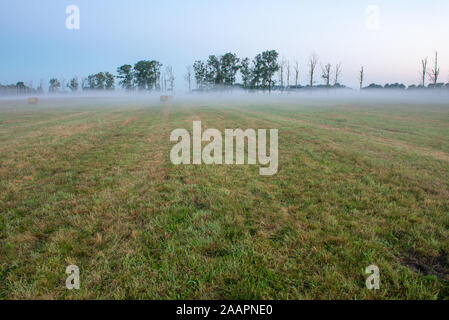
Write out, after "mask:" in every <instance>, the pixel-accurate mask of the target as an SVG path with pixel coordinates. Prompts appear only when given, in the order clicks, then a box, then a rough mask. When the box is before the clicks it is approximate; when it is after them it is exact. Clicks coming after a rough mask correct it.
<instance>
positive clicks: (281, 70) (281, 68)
mask: <svg viewBox="0 0 449 320" xmlns="http://www.w3.org/2000/svg"><path fill="white" fill-rule="evenodd" d="M285 65H286V62H285V59H284V58H282V60H281V62H280V63H279V82H280V85H281V89H282V90H283V89H284V71H285Z"/></svg>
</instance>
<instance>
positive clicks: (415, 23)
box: [0, 0, 449, 90]
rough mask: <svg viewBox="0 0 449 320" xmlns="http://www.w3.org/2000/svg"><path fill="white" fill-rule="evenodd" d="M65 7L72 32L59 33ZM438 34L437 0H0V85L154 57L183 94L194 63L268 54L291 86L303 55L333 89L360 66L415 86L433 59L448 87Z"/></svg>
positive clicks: (448, 20) (448, 13) (370, 77)
mask: <svg viewBox="0 0 449 320" xmlns="http://www.w3.org/2000/svg"><path fill="white" fill-rule="evenodd" d="M69 5H76V6H78V7H79V10H80V28H79V30H69V29H67V27H66V19H67V17H68V15H67V14H66V7H67V6H69ZM373 6H375V7H374V8H378V11H376V10H377V9H376V10H374V11H373V10H371V9H369V8H373ZM448 34H449V1H447V0H427V1H422V0H395V1H387V0H370V1H365V0H340V1H335V0H314V1H302V0H276V1H273V0H221V1H219V0H163V1H159V0H127V1H123V0H94V1H92V0H68V1H66V0H1V1H0V83H2V84H5V83H16V82H17V81H25V82H26V83H29V82H30V81H32V82H33V84H34V85H35V86H36V85H37V84H38V83H39V81H40V80H41V79H42V80H43V81H44V82H45V84H46V85H47V83H48V80H49V79H50V78H52V77H56V78H59V79H66V80H68V79H70V78H72V77H74V76H77V77H79V78H83V77H86V76H87V75H89V74H92V73H97V72H100V71H109V72H113V73H115V71H116V69H117V67H118V66H120V65H123V64H134V63H135V62H137V61H138V60H142V59H147V60H150V59H151V60H152V59H155V60H158V61H160V62H161V63H163V64H164V65H170V66H172V67H173V68H174V70H175V76H176V88H177V89H178V90H184V88H185V86H186V85H185V81H184V74H185V69H186V66H187V65H192V64H193V62H194V61H195V60H198V59H207V57H208V56H209V55H210V54H223V53H226V52H235V53H236V54H237V55H239V56H240V57H247V56H248V57H251V58H252V57H254V56H255V55H256V54H258V53H259V52H262V51H264V50H271V49H275V50H277V51H278V52H279V53H280V57H282V58H285V59H287V60H290V61H291V63H292V64H293V63H294V62H295V61H298V62H299V65H300V70H301V71H300V83H301V84H305V82H306V78H307V60H308V58H309V56H310V55H311V54H312V53H313V52H315V53H316V54H317V55H318V57H319V59H320V64H323V65H324V64H327V63H331V64H332V65H335V64H337V63H339V62H341V63H342V65H343V75H342V81H341V82H342V83H344V84H346V85H349V86H352V87H357V86H358V71H359V70H360V68H361V66H364V69H365V79H366V80H365V82H366V84H369V83H372V82H375V83H381V84H385V83H395V82H402V83H405V84H407V85H409V84H413V83H418V82H419V71H420V61H421V59H422V58H425V57H429V63H431V62H432V61H433V56H434V52H435V51H438V52H439V56H440V66H441V81H443V82H448V81H449V42H448V40H447V38H448ZM316 81H317V83H320V82H321V80H320V79H319V78H318V77H317V79H316Z"/></svg>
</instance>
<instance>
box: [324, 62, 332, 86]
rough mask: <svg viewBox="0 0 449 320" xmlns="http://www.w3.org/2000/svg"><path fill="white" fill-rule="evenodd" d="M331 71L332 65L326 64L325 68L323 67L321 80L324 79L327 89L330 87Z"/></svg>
mask: <svg viewBox="0 0 449 320" xmlns="http://www.w3.org/2000/svg"><path fill="white" fill-rule="evenodd" d="M331 69H332V66H331V64H330V63H328V64H326V65H325V66H324V67H323V66H322V67H321V78H323V79H324V83H325V84H326V87H329V84H330V81H331Z"/></svg>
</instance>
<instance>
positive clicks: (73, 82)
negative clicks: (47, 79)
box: [67, 77, 79, 92]
mask: <svg viewBox="0 0 449 320" xmlns="http://www.w3.org/2000/svg"><path fill="white" fill-rule="evenodd" d="M67 87H68V88H69V89H70V90H71V91H72V92H76V91H78V88H79V83H78V78H76V77H75V78H72V80H70V82H69V84H68V85H67Z"/></svg>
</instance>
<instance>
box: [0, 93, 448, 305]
mask: <svg viewBox="0 0 449 320" xmlns="http://www.w3.org/2000/svg"><path fill="white" fill-rule="evenodd" d="M193 120H201V121H202V123H203V128H217V129H219V130H221V131H222V132H224V129H225V128H229V129H236V128H242V129H246V128H254V129H258V128H260V129H270V128H274V129H279V171H278V174H277V175H275V176H272V177H264V176H260V175H259V166H248V165H243V166H236V165H232V166H225V165H223V166H215V165H212V166H207V165H200V166H193V165H191V166H174V165H173V164H171V162H170V159H169V155H170V150H171V148H172V146H173V145H174V143H171V142H170V139H169V137H170V133H171V131H172V130H173V129H175V128H186V129H188V130H189V131H191V130H192V121H193ZM0 163H1V167H0V298H2V299H29V298H31V299H35V298H41V299H448V298H449V241H448V239H449V103H448V104H445V103H438V104H436V103H434V104H429V105H419V104H413V103H400V102H395V103H387V102H377V103H374V102H366V101H365V102H363V101H355V100H353V101H348V102H344V101H339V102H334V103H332V102H319V101H312V100H310V101H308V102H299V99H298V102H295V101H294V99H290V100H289V101H287V100H285V99H279V101H276V99H274V98H273V99H270V100H267V102H266V103H261V102H260V101H259V102H255V101H254V102H251V101H246V102H241V103H239V102H236V101H233V102H231V101H229V102H220V103H217V102H207V101H205V100H204V101H201V102H182V101H176V100H174V101H171V102H169V103H167V104H161V103H159V102H155V101H144V100H141V101H139V100H132V101H131V100H130V101H125V100H123V99H122V100H120V99H118V100H116V101H112V100H111V101H107V100H101V99H95V100H87V99H72V100H68V101H62V100H60V101H58V100H51V101H45V102H42V103H41V104H39V105H37V106H28V105H26V104H24V103H23V102H20V101H19V102H18V101H3V102H1V103H0ZM70 264H75V265H77V266H79V268H80V271H81V288H80V290H79V291H69V290H67V289H66V288H65V279H66V277H67V276H68V275H66V274H65V269H66V267H67V266H68V265H70ZM373 264H374V265H377V266H378V267H379V268H380V272H381V275H380V286H381V289H380V290H378V291H370V290H368V289H367V288H366V286H365V280H366V278H367V275H365V268H366V267H368V266H369V265H373Z"/></svg>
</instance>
